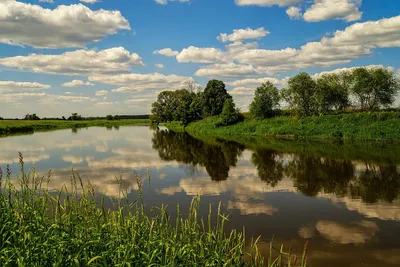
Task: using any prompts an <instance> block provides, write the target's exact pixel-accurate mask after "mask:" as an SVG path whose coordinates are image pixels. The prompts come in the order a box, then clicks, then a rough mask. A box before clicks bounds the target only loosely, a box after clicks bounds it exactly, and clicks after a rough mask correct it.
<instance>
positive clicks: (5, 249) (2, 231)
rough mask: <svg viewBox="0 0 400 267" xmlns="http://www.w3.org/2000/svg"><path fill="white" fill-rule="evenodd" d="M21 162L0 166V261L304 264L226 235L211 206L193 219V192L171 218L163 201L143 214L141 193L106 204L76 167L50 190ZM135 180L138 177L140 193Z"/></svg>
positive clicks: (234, 233)
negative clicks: (13, 171)
mask: <svg viewBox="0 0 400 267" xmlns="http://www.w3.org/2000/svg"><path fill="white" fill-rule="evenodd" d="M20 162H21V174H20V176H19V177H18V178H11V177H10V172H9V171H8V170H6V171H4V174H2V173H1V172H0V210H1V213H0V225H1V227H0V265H1V266H87V265H93V266H271V267H279V266H298V265H299V263H300V265H301V266H305V261H306V256H305V253H304V256H303V257H302V258H299V259H297V265H296V263H295V261H296V259H295V257H292V255H290V254H288V253H284V252H283V251H282V248H280V249H275V248H273V246H272V245H271V248H270V255H269V257H268V260H266V261H265V262H264V259H263V257H262V256H261V255H260V253H259V251H258V249H257V245H256V243H252V244H245V237H244V234H243V233H241V232H237V231H231V232H229V233H226V231H225V230H224V223H225V222H226V220H227V218H226V217H225V216H224V215H223V214H221V213H220V211H219V208H218V210H217V215H216V218H212V214H213V213H215V212H212V210H211V206H210V212H209V216H208V219H206V220H205V221H203V220H202V219H201V218H200V215H199V214H200V211H199V206H200V205H199V204H200V196H198V197H196V198H194V199H193V201H192V203H191V205H190V208H189V211H184V212H180V211H179V207H178V212H177V213H178V215H177V218H176V220H175V221H176V223H174V224H172V223H171V221H170V218H169V216H168V214H167V212H166V208H165V207H161V208H159V209H152V212H150V213H149V212H146V211H145V207H144V204H143V202H142V198H141V197H140V198H139V199H138V200H136V201H133V202H129V201H128V199H127V194H128V192H121V194H120V195H121V197H120V198H118V199H114V201H113V209H112V210H110V209H106V208H105V206H104V203H105V197H104V196H100V197H99V195H98V194H96V193H95V192H94V189H93V188H92V186H91V185H90V183H89V184H88V185H83V182H82V180H81V179H80V177H79V175H77V174H76V173H72V175H71V184H70V185H67V186H65V187H63V190H62V191H59V192H49V191H48V190H47V189H46V180H48V179H51V175H50V173H49V175H48V177H47V178H43V177H38V176H37V175H35V173H34V171H30V172H28V173H26V172H25V171H24V169H23V159H22V156H21V155H20ZM17 179H18V180H17ZM16 180H17V181H18V182H16ZM142 182H144V181H141V179H140V177H137V183H138V188H139V195H140V196H141V195H142V194H143V192H142V188H143V187H142ZM149 182H150V180H149ZM121 183H122V180H121ZM67 188H68V189H67ZM149 214H151V215H149Z"/></svg>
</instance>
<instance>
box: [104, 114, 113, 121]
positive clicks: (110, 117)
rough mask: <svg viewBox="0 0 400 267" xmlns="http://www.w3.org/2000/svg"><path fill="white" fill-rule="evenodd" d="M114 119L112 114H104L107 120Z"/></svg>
mask: <svg viewBox="0 0 400 267" xmlns="http://www.w3.org/2000/svg"><path fill="white" fill-rule="evenodd" d="M113 119H114V117H113V115H110V114H109V115H107V116H106V120H108V121H112V120H113Z"/></svg>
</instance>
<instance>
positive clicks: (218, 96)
mask: <svg viewBox="0 0 400 267" xmlns="http://www.w3.org/2000/svg"><path fill="white" fill-rule="evenodd" d="M202 96H203V115H204V116H205V117H209V116H217V115H219V114H221V112H222V108H223V107H224V103H225V100H226V99H228V98H232V96H231V95H229V94H228V92H227V91H226V89H225V84H224V82H222V81H219V80H211V81H209V82H208V83H207V86H206V88H205V89H204V92H203V94H202Z"/></svg>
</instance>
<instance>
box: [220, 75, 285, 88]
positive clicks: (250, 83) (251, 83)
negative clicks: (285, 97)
mask: <svg viewBox="0 0 400 267" xmlns="http://www.w3.org/2000/svg"><path fill="white" fill-rule="evenodd" d="M288 80H289V77H286V78H284V79H282V80H280V79H278V78H271V77H265V78H258V79H243V80H236V81H232V82H226V85H228V86H233V87H250V88H253V90H254V88H256V87H257V86H260V85H261V84H263V83H266V82H271V83H273V84H274V85H275V86H277V87H279V88H282V87H285V86H286V85H287V82H288Z"/></svg>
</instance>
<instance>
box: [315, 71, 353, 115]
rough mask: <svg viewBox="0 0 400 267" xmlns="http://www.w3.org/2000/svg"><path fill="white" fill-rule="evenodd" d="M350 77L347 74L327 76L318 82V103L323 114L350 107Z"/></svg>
mask: <svg viewBox="0 0 400 267" xmlns="http://www.w3.org/2000/svg"><path fill="white" fill-rule="evenodd" d="M349 85H350V75H349V73H347V72H342V73H339V74H336V73H333V74H325V75H323V76H322V77H320V78H319V79H318V80H317V85H316V90H317V101H318V106H319V110H320V111H321V112H329V111H330V110H332V109H334V110H344V109H346V108H348V107H349V106H350V99H349Z"/></svg>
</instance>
